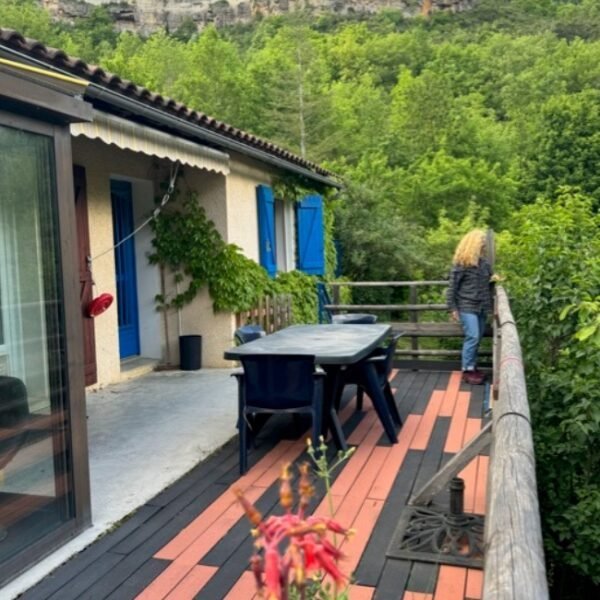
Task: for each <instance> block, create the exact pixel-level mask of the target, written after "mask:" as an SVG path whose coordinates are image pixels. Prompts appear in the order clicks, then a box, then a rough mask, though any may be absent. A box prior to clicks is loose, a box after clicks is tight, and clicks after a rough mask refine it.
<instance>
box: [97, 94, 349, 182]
mask: <svg viewBox="0 0 600 600" xmlns="http://www.w3.org/2000/svg"><path fill="white" fill-rule="evenodd" d="M86 97H88V98H89V99H91V100H92V101H93V100H99V101H102V102H103V103H105V104H108V105H109V106H112V107H114V108H116V109H118V110H125V111H127V112H130V113H133V114H135V115H137V116H139V117H143V118H144V119H146V120H148V121H149V122H151V123H154V124H155V125H159V126H162V127H168V128H169V129H172V130H175V131H179V132H180V133H182V134H184V135H185V136H188V137H192V138H196V139H198V140H199V141H202V142H209V143H210V144H214V145H216V146H220V147H222V148H225V149H227V150H233V151H235V152H239V153H240V154H243V155H245V156H250V157H252V158H255V159H257V160H259V161H261V162H264V163H267V164H270V165H272V166H275V167H277V168H279V169H284V170H286V171H291V172H293V173H295V174H296V175H300V176H302V177H305V178H306V179H309V180H311V181H315V182H317V183H319V184H320V185H325V186H328V187H333V188H337V189H341V188H342V187H343V186H342V184H341V183H340V182H339V181H336V180H335V179H333V178H332V177H328V176H326V175H322V174H320V173H315V172H314V171H311V170H310V169H307V168H305V167H302V166H300V165H297V164H295V163H293V162H291V161H288V160H285V159H284V158H281V157H278V156H275V155H274V154H270V153H268V152H265V151H263V150H260V149H259V148H255V147H253V146H249V145H247V144H244V143H242V142H239V141H237V140H235V139H233V138H229V137H227V136H225V135H222V134H219V133H216V132H214V131H211V130H210V129H207V128H205V127H203V126H202V125H197V124H194V123H190V122H189V121H186V120H185V119H182V118H180V117H177V116H175V115H170V114H169V113H167V112H165V111H162V110H159V109H157V108H154V107H153V106H148V105H146V104H144V103H143V102H140V101H139V100H136V99H135V98H129V97H128V96H125V95H124V94H121V93H119V92H116V91H114V90H111V89H109V88H106V87H104V86H101V85H98V84H96V83H90V85H89V86H88V88H87V90H86Z"/></svg>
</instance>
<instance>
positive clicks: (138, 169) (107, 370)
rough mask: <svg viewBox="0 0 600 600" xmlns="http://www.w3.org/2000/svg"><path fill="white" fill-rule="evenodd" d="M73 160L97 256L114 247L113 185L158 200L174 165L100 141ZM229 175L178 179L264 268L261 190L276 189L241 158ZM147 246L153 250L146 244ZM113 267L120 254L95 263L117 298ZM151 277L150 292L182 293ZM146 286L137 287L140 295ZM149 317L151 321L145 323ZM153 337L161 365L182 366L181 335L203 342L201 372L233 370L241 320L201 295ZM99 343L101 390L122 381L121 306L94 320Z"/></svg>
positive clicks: (82, 146) (262, 170) (77, 143)
mask: <svg viewBox="0 0 600 600" xmlns="http://www.w3.org/2000/svg"><path fill="white" fill-rule="evenodd" d="M73 160H74V163H75V164H78V165H81V166H83V167H85V169H86V179H87V195H88V211H89V223H90V244H91V253H92V256H95V255H97V254H99V253H101V252H104V251H105V250H106V249H109V248H111V247H112V245H113V224H112V209H111V198H110V180H111V178H113V179H119V178H120V179H125V180H128V181H132V182H133V183H134V188H133V189H134V203H136V189H144V190H153V191H154V193H155V194H156V193H158V191H159V185H158V183H159V182H161V181H164V180H165V179H166V177H167V176H168V173H169V165H168V163H166V162H165V161H159V160H158V159H153V158H151V157H148V156H145V155H143V154H138V153H134V152H130V151H124V150H119V149H117V148H115V147H114V146H108V145H106V144H104V143H102V142H100V141H97V140H88V139H86V138H82V137H75V138H73ZM230 168H231V172H230V174H229V175H227V176H225V175H222V174H217V173H214V172H208V171H204V170H200V169H195V168H192V167H187V166H186V167H184V168H182V170H181V172H180V177H179V180H178V186H177V187H178V189H179V190H181V191H185V190H193V191H194V192H196V193H197V195H198V200H199V202H200V204H201V205H202V206H203V207H204V209H205V210H206V213H207V215H208V217H209V218H210V219H211V220H212V221H213V222H214V223H215V226H216V228H217V230H218V231H219V233H220V234H221V235H222V236H223V238H224V239H225V240H226V241H227V242H229V243H234V244H237V245H238V246H240V248H242V250H243V252H244V254H246V255H247V256H248V257H249V258H252V259H253V260H256V261H258V259H259V250H258V221H257V209H256V186H257V185H259V184H270V183H271V181H272V177H273V171H272V170H271V169H270V168H268V167H266V166H265V165H262V164H261V163H258V162H256V161H253V160H251V159H247V158H246V157H243V156H241V155H233V156H232V157H231V162H230ZM136 182H137V183H136ZM138 208H139V207H138ZM140 214H141V213H140V212H139V210H138V211H136V222H137V221H138V218H139V216H140ZM137 237H139V236H137ZM146 237H148V236H147V235H146ZM144 247H148V244H147V240H146V242H145V246H144ZM137 249H138V244H137V241H136V250H137ZM114 260H115V259H114V253H113V252H112V251H109V252H108V253H106V254H104V255H103V256H102V257H100V258H98V259H97V260H95V261H94V264H93V275H94V280H95V282H96V289H95V291H96V293H100V292H109V293H111V294H113V295H114V296H115V297H116V281H115V268H114ZM142 262H143V259H141V258H140V257H139V256H137V263H138V271H139V270H140V269H141V268H142V267H143V265H142ZM147 268H148V269H151V268H153V267H147ZM146 274H147V280H146V281H150V283H151V284H152V285H158V286H159V287H160V285H161V281H162V285H164V288H165V290H164V291H165V292H166V293H167V294H173V293H175V292H176V291H177V289H176V285H175V283H174V281H173V277H172V275H171V274H170V273H168V272H164V273H162V279H161V273H160V271H159V270H158V269H157V271H156V273H155V274H151V273H150V272H149V271H148V272H147V273H146ZM138 280H139V273H138ZM153 281H156V283H153ZM146 287H147V286H146ZM146 287H145V286H144V285H140V284H139V283H138V290H142V289H146ZM179 289H183V284H180V285H179ZM145 300H148V299H147V298H146V299H145ZM142 304H143V305H146V304H148V302H146V301H144V302H142V303H141V304H140V307H141V308H142V310H141V312H140V317H141V318H144V321H145V323H146V326H148V322H149V321H150V320H153V317H152V316H151V315H150V313H149V312H148V311H147V310H146V312H145V313H144V309H143V306H142ZM144 314H146V317H143V315H144ZM145 323H144V322H140V330H142V329H143V328H144V326H145ZM155 330H156V335H157V336H158V337H159V338H160V349H161V361H162V362H164V363H167V364H171V365H178V364H179V344H178V342H179V336H180V335H188V334H199V335H202V337H203V350H202V354H203V356H202V359H203V360H202V365H203V367H209V368H210V367H228V366H231V363H230V362H229V361H225V360H224V359H223V352H224V351H225V350H226V349H227V348H228V347H230V346H231V345H232V344H233V332H234V330H235V318H234V315H232V314H230V313H214V311H213V308H212V299H211V298H210V296H209V294H208V291H207V290H203V291H202V292H201V293H200V294H199V295H198V296H197V297H196V298H195V299H194V301H193V302H192V303H190V304H189V305H187V306H185V307H184V308H183V309H181V310H180V311H176V310H171V311H169V312H168V313H167V314H166V315H161V316H160V319H159V321H158V324H157V323H156V322H154V321H153V324H152V331H153V332H154V331H155ZM95 336H96V361H97V371H98V385H105V384H108V383H112V382H115V381H118V380H119V379H120V378H121V361H120V359H119V340H118V321H117V310H116V304H115V305H114V306H113V307H112V308H111V309H110V310H109V311H107V312H106V313H104V314H103V315H101V316H99V317H97V318H96V320H95ZM141 337H142V338H143V336H141ZM147 337H151V336H147ZM142 354H143V352H142ZM152 354H155V352H154V351H153V352H152Z"/></svg>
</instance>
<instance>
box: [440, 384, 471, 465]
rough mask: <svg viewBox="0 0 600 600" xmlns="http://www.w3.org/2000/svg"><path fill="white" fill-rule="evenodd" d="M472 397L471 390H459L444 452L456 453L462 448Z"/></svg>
mask: <svg viewBox="0 0 600 600" xmlns="http://www.w3.org/2000/svg"><path fill="white" fill-rule="evenodd" d="M470 397H471V393H470V392H458V396H457V397H456V405H455V406H454V412H453V413H452V419H451V421H450V429H449V430H448V437H447V438H446V446H445V447H444V452H449V453H452V454H454V453H456V452H458V451H459V450H460V449H461V448H462V443H463V438H464V434H465V426H466V424H467V413H468V412H469V400H470Z"/></svg>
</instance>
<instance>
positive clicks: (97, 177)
mask: <svg viewBox="0 0 600 600" xmlns="http://www.w3.org/2000/svg"><path fill="white" fill-rule="evenodd" d="M0 57H4V58H6V59H10V60H15V61H18V62H23V63H24V64H29V65H37V66H43V67H44V68H48V69H50V70H52V71H54V72H58V73H63V74H68V75H71V76H75V77H78V78H81V79H83V80H86V81H88V82H89V85H88V86H87V88H86V90H85V93H84V98H85V100H86V101H87V102H89V103H90V104H91V105H92V106H93V108H94V115H93V120H92V122H90V123H77V124H73V125H72V126H71V135H72V147H73V163H74V183H75V189H76V199H75V207H76V213H77V225H78V239H79V269H80V280H81V288H82V304H83V305H84V306H85V305H86V304H87V303H88V302H89V300H90V299H91V298H92V296H96V295H98V294H99V293H110V294H111V295H113V296H115V298H116V306H114V307H113V308H111V309H110V310H108V311H107V312H106V313H104V314H102V315H101V316H98V317H96V319H90V318H88V317H87V316H85V315H84V316H83V327H84V336H85V345H84V354H85V373H86V384H87V385H93V384H97V385H103V384H107V383H111V382H115V381H118V380H119V379H120V378H121V374H122V371H125V370H126V369H127V368H128V367H129V368H131V365H132V361H131V358H132V357H142V358H147V359H154V360H155V361H164V362H171V363H174V364H177V363H178V355H177V338H178V336H179V334H186V333H187V334H190V333H191V334H201V335H202V336H203V364H204V366H207V367H224V366H227V363H225V362H224V361H223V358H222V356H223V351H224V350H225V349H226V348H227V347H228V346H229V345H231V342H232V339H233V331H234V326H235V325H234V323H235V322H234V317H233V315H231V314H223V313H219V314H215V313H214V312H213V310H212V301H211V299H210V297H209V295H208V293H207V292H206V291H204V292H202V293H200V294H199V296H198V297H197V298H196V299H195V300H194V301H193V302H192V303H191V304H190V305H188V306H186V307H185V308H184V309H183V310H182V311H181V314H180V315H177V314H176V313H172V314H170V315H169V316H168V317H167V318H166V319H165V318H163V316H162V315H161V314H160V313H159V312H157V310H156V303H155V296H156V295H157V294H160V293H165V291H166V293H167V294H169V293H172V292H173V291H174V290H172V289H171V288H169V287H167V289H166V290H165V289H164V287H163V286H165V285H166V286H172V285H173V284H172V282H171V281H170V279H169V278H168V277H167V278H165V277H162V278H161V273H160V269H159V267H157V266H156V265H150V264H149V263H148V260H147V255H148V253H149V252H150V250H151V240H152V232H151V230H150V228H149V227H145V228H143V229H142V230H141V231H139V233H137V234H136V235H134V236H133V237H131V238H130V239H128V240H127V241H125V242H124V243H123V244H122V245H120V246H119V248H118V249H117V250H116V251H113V246H114V245H115V244H116V243H118V241H119V240H120V239H122V238H124V237H127V236H128V235H130V234H131V233H132V231H133V230H134V229H135V228H136V227H137V225H138V224H139V223H140V222H142V221H144V219H145V218H146V216H147V215H148V214H150V213H151V211H152V210H153V209H154V206H155V198H156V197H157V196H159V195H160V185H161V183H164V182H165V181H166V180H168V178H169V174H170V173H171V170H172V167H173V166H174V164H175V163H176V162H179V163H180V164H181V169H180V172H179V179H178V181H179V184H180V185H184V186H186V187H188V188H189V189H192V190H194V191H195V192H196V193H197V194H198V198H199V202H200V204H201V205H202V206H203V207H204V209H205V210H206V212H207V215H208V217H209V218H210V219H212V220H213V221H214V223H215V225H216V227H217V229H218V231H219V233H220V234H221V236H222V237H223V239H224V240H225V241H226V242H229V243H234V244H236V245H238V246H239V247H240V248H241V249H242V251H243V252H244V254H246V256H248V257H249V258H252V259H255V260H256V261H259V262H260V263H261V264H262V265H263V266H264V267H265V268H266V269H267V271H268V272H269V274H270V275H272V276H273V275H275V273H276V272H277V271H289V270H293V269H295V268H296V266H297V265H296V254H297V249H296V247H295V245H296V230H297V224H296V222H295V221H296V211H294V207H293V205H292V204H291V203H289V202H284V201H283V200H284V199H282V198H274V197H273V190H272V182H273V180H274V179H275V178H276V177H280V176H282V175H291V174H293V175H298V176H300V177H302V178H304V179H305V180H306V181H308V182H310V183H311V184H312V185H314V186H315V187H316V188H323V187H327V186H335V187H339V184H338V183H337V182H336V181H335V180H334V178H333V175H332V174H331V173H330V172H328V171H326V170H325V169H322V168H320V167H319V166H318V165H316V164H314V163H311V162H310V161H307V160H304V159H302V158H300V157H298V156H295V155H294V154H292V153H290V152H287V151H286V150H284V149H282V148H280V147H278V146H276V145H274V144H272V143H270V142H268V141H266V140H262V139H260V138H257V137H255V136H253V135H250V134H247V133H245V132H243V131H240V130H238V129H236V128H234V127H232V126H230V125H227V124H226V123H221V122H219V121H216V120H214V119H211V118H210V117H207V116H206V115H204V114H202V113H199V112H196V111H194V110H191V109H189V108H187V107H186V106H183V105H182V104H179V103H177V102H175V101H174V100H171V99H169V98H163V97H162V96H160V95H158V94H154V93H152V92H151V91H150V90H147V89H146V88H143V87H139V86H137V85H135V84H133V83H132V82H130V81H124V80H122V79H120V78H119V77H118V76H116V75H113V74H111V73H107V72H105V71H104V70H103V69H101V68H99V67H95V66H92V65H88V64H86V63H84V62H82V61H80V60H78V59H76V58H73V57H70V56H67V55H66V54H65V53H64V52H62V51H60V50H56V49H54V48H49V47H47V46H44V45H43V44H41V43H39V42H36V41H34V40H29V39H25V38H23V37H22V36H21V35H19V34H18V33H16V32H14V31H9V30H0ZM182 182H184V183H182ZM320 202H321V200H320V198H314V197H311V198H307V199H306V201H305V202H304V203H303V208H305V209H306V210H304V211H300V212H299V213H298V214H302V215H304V214H306V213H311V212H312V213H313V215H311V216H310V217H309V218H312V217H313V216H314V213H315V212H319V211H321V210H322V206H321V205H320ZM315 234H316V235H315ZM301 242H302V243H304V244H305V245H309V246H312V248H311V249H310V251H311V252H314V249H316V252H317V254H319V253H320V255H321V260H320V264H319V260H317V263H316V264H315V263H314V262H313V263H311V264H310V265H308V266H304V265H302V264H300V265H298V266H299V268H301V269H304V270H307V271H308V272H311V273H314V274H321V273H322V269H323V258H322V255H323V248H322V227H321V229H320V230H313V238H312V239H310V240H306V239H302V240H301ZM319 244H320V245H321V246H320V247H319ZM304 254H305V251H304V250H303V251H302V252H301V253H300V255H301V256H302V255H304ZM87 257H92V263H91V264H90V263H89V260H88V258H87ZM167 350H168V353H167ZM127 359H130V360H129V361H128V362H127ZM135 364H136V363H135V362H133V366H135Z"/></svg>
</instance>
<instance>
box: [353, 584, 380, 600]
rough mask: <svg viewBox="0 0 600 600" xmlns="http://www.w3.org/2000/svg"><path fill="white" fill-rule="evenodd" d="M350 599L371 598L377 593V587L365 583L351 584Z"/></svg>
mask: <svg viewBox="0 0 600 600" xmlns="http://www.w3.org/2000/svg"><path fill="white" fill-rule="evenodd" d="M349 592H350V593H349V596H348V597H349V598H350V600H371V598H373V594H374V593H375V588H372V587H367V586H363V585H351V586H350V588H349Z"/></svg>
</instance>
